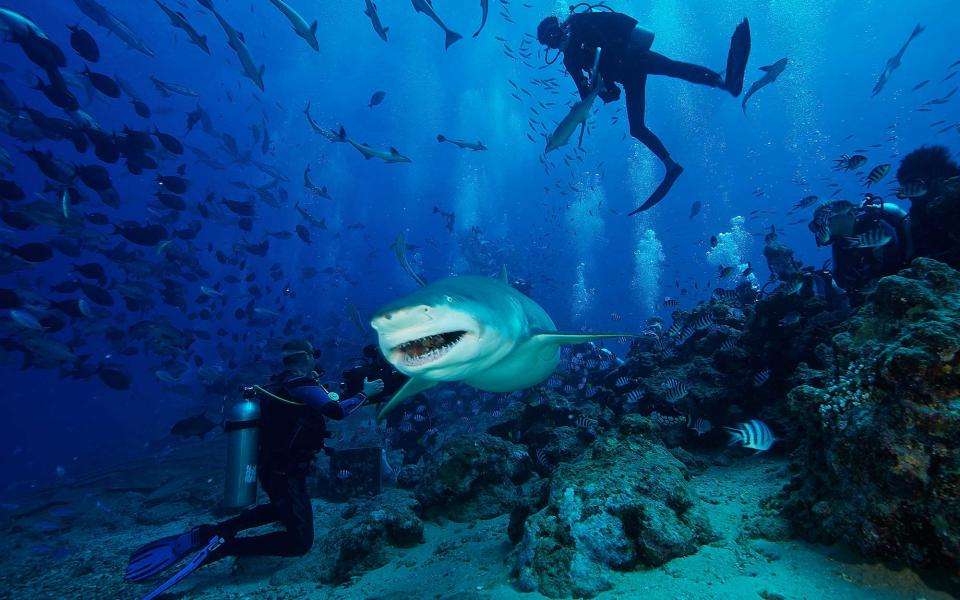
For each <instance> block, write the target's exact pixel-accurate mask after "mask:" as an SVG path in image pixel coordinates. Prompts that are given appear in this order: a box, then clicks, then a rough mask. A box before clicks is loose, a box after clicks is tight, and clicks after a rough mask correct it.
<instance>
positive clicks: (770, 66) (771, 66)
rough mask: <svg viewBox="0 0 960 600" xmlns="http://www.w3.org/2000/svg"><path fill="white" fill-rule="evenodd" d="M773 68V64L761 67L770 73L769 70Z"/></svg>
mask: <svg viewBox="0 0 960 600" xmlns="http://www.w3.org/2000/svg"><path fill="white" fill-rule="evenodd" d="M772 68H773V65H767V66H765V67H760V70H761V71H765V72H767V73H769V72H770V69H772Z"/></svg>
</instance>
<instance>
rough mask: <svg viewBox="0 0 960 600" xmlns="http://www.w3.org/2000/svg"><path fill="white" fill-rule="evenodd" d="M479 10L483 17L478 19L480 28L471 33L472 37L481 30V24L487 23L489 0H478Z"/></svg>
mask: <svg viewBox="0 0 960 600" xmlns="http://www.w3.org/2000/svg"><path fill="white" fill-rule="evenodd" d="M480 11H481V12H482V13H483V18H482V19H481V20H480V29H478V30H477V32H476V33H475V34H473V37H477V36H478V35H480V32H481V31H483V26H484V25H486V24H487V15H488V14H490V0H480Z"/></svg>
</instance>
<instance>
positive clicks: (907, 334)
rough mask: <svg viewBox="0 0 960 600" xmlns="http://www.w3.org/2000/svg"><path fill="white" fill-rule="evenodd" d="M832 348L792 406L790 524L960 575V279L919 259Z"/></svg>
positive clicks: (886, 283)
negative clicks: (825, 363)
mask: <svg viewBox="0 0 960 600" xmlns="http://www.w3.org/2000/svg"><path fill="white" fill-rule="evenodd" d="M832 345H833V348H832V349H831V351H830V352H829V353H825V355H832V359H831V361H830V364H829V365H828V366H827V367H826V368H824V369H819V370H817V369H801V371H799V372H798V373H797V375H796V377H795V381H796V383H797V384H798V385H797V386H796V387H794V389H793V390H792V391H791V392H790V393H789V396H788V400H789V401H788V407H787V410H788V411H789V414H790V419H791V421H792V422H793V423H794V424H795V425H796V426H797V430H796V431H795V432H794V435H793V438H794V439H795V440H796V442H797V443H798V445H799V451H798V452H796V453H795V459H796V461H795V462H796V464H795V468H796V469H797V471H798V474H797V476H796V477H794V479H793V482H792V484H791V486H790V489H789V491H788V493H787V494H786V499H785V502H784V511H785V514H786V515H787V516H788V517H789V518H790V520H791V522H792V524H793V526H794V529H795V531H796V532H797V533H799V534H802V535H804V536H805V537H808V538H814V539H817V540H821V541H834V540H843V541H846V542H849V543H851V544H853V545H854V546H856V547H857V548H859V549H860V550H861V551H862V552H863V553H864V554H865V555H867V556H869V557H871V558H877V559H885V560H900V561H903V562H905V563H907V564H910V565H913V566H917V567H932V566H938V567H945V568H946V569H948V570H949V571H952V572H953V573H954V574H957V575H960V501H958V498H960V273H958V272H956V271H954V270H953V269H951V268H950V267H948V266H947V265H945V264H943V263H939V262H936V261H934V260H931V259H924V258H920V259H916V260H915V261H914V262H913V265H912V267H911V268H910V269H907V270H905V271H903V272H901V273H900V274H898V275H894V276H890V277H885V278H883V279H881V280H880V281H879V282H878V284H877V287H876V290H875V292H874V293H873V295H872V296H871V297H870V298H869V300H868V302H867V304H866V305H864V306H863V307H862V308H861V309H860V310H859V311H858V312H857V313H856V315H854V317H853V318H851V319H850V320H849V321H848V322H847V323H846V324H845V325H844V326H843V327H841V328H840V330H839V333H837V334H836V335H835V336H834V337H833V344H832Z"/></svg>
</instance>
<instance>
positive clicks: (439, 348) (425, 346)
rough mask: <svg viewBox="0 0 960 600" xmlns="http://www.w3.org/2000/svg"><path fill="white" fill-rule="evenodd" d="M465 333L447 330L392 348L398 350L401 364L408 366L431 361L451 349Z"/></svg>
mask: <svg viewBox="0 0 960 600" xmlns="http://www.w3.org/2000/svg"><path fill="white" fill-rule="evenodd" d="M466 334H467V332H466V331H449V332H446V333H437V334H434V335H428V336H426V337H422V338H417V339H415V340H410V341H409V342H404V343H402V344H400V345H399V346H397V347H395V348H394V351H396V352H399V353H400V355H401V359H402V361H403V364H405V365H408V366H415V365H422V364H425V363H429V362H433V361H435V360H437V359H439V358H441V357H443V356H444V355H446V354H447V353H448V352H450V350H452V349H453V347H454V346H456V345H457V343H459V342H460V340H461V339H463V336H465V335H466Z"/></svg>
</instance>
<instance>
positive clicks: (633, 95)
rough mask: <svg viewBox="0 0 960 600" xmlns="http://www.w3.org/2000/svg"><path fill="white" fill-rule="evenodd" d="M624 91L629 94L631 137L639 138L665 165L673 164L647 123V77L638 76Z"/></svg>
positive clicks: (627, 84) (628, 110)
mask: <svg viewBox="0 0 960 600" xmlns="http://www.w3.org/2000/svg"><path fill="white" fill-rule="evenodd" d="M623 89H624V90H625V91H626V94H627V119H629V121H630V135H632V136H633V137H635V138H637V139H638V140H639V141H640V143H642V144H643V145H644V146H646V147H647V148H649V149H650V151H651V152H653V153H654V154H655V155H656V156H657V158H659V159H660V160H661V161H662V162H663V164H664V165H668V166H669V164H670V163H673V159H671V158H670V153H669V152H668V151H667V147H666V146H664V145H663V142H661V141H660V138H658V137H657V135H656V134H655V133H653V132H652V131H650V128H649V127H647V123H646V114H645V113H646V111H647V76H646V75H638V76H636V77H634V78H633V80H632V81H630V82H629V83H625V84H624V86H623Z"/></svg>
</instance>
